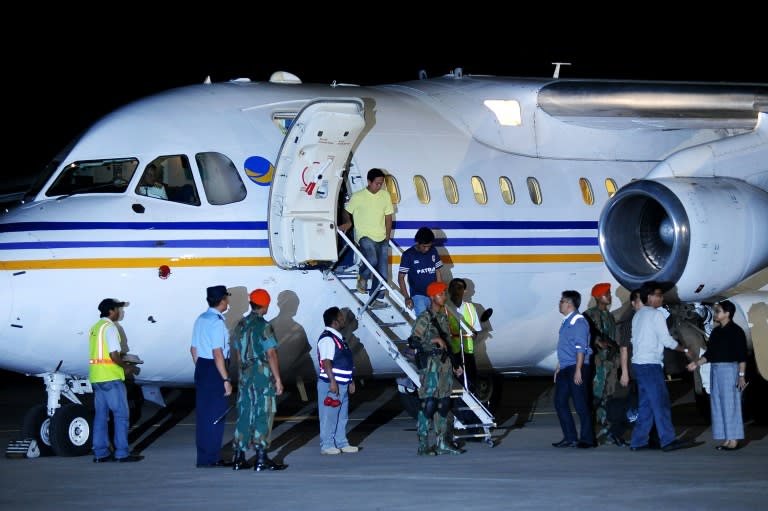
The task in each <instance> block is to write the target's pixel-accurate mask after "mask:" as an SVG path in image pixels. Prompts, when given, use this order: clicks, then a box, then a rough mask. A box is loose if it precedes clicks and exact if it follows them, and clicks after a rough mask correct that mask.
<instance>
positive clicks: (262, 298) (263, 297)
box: [248, 289, 271, 307]
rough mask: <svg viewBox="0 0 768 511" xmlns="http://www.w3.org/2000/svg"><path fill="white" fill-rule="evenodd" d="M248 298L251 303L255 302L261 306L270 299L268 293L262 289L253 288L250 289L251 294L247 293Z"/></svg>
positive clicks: (265, 304) (264, 305) (267, 303)
mask: <svg viewBox="0 0 768 511" xmlns="http://www.w3.org/2000/svg"><path fill="white" fill-rule="evenodd" d="M248 299H249V300H250V301H251V303H255V304H256V305H259V306H261V307H266V306H267V305H269V302H270V301H271V298H270V297H269V293H267V291H266V290H264V289H254V290H253V291H251V294H250V295H248Z"/></svg>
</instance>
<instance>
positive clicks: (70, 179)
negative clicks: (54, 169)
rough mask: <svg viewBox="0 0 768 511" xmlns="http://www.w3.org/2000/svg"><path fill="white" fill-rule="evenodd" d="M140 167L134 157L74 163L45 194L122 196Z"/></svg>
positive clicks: (49, 195) (51, 195) (52, 195)
mask: <svg viewBox="0 0 768 511" xmlns="http://www.w3.org/2000/svg"><path fill="white" fill-rule="evenodd" d="M138 165H139V161H138V160H137V159H135V158H122V159H109V160H91V161H78V162H74V163H71V164H70V165H68V166H67V168H66V169H64V171H63V172H62V173H61V175H59V177H58V179H56V181H55V182H54V183H53V185H51V187H50V188H49V189H48V190H47V191H46V192H45V195H46V196H48V197H56V196H59V195H75V194H83V193H123V192H125V190H126V189H127V188H128V182H129V181H130V180H131V178H132V177H133V174H134V172H136V167H138Z"/></svg>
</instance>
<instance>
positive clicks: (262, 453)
mask: <svg viewBox="0 0 768 511" xmlns="http://www.w3.org/2000/svg"><path fill="white" fill-rule="evenodd" d="M286 468H288V465H285V464H283V463H275V462H274V461H272V460H271V459H269V456H267V452H266V450H264V448H263V447H262V448H259V449H257V450H256V463H254V465H253V470H255V471H256V472H261V471H263V470H285V469H286Z"/></svg>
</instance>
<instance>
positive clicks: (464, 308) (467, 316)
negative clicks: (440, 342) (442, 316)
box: [448, 302, 477, 355]
mask: <svg viewBox="0 0 768 511" xmlns="http://www.w3.org/2000/svg"><path fill="white" fill-rule="evenodd" d="M461 312H462V315H463V316H464V321H466V323H467V324H468V325H469V326H470V327H472V326H474V325H475V323H476V322H477V309H475V306H474V305H473V304H471V303H468V302H464V303H462V304H461ZM448 323H449V325H450V327H451V350H453V352H454V353H460V352H461V337H462V335H463V336H464V353H469V354H470V355H472V354H474V352H475V338H474V336H472V335H469V334H466V333H464V331H463V330H462V329H461V326H460V325H459V321H458V320H457V319H456V318H455V317H454V316H453V315H452V314H450V315H449V316H448Z"/></svg>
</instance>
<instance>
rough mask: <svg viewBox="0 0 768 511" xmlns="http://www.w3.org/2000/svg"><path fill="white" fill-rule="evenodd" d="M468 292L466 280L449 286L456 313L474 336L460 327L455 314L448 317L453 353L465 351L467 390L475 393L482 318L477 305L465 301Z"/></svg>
mask: <svg viewBox="0 0 768 511" xmlns="http://www.w3.org/2000/svg"><path fill="white" fill-rule="evenodd" d="M466 290H467V283H466V281H465V280H464V279H453V280H451V282H450V284H448V296H449V297H450V299H451V303H452V304H453V306H454V307H456V311H457V313H458V314H460V315H461V317H462V318H463V320H464V323H466V324H467V325H468V326H469V327H470V328H471V329H472V332H473V333H472V334H467V332H466V331H465V330H463V329H462V328H461V325H459V321H458V319H456V317H455V316H454V315H453V314H449V315H448V324H449V327H450V330H451V351H453V353H454V354H456V355H459V354H461V352H462V347H463V349H464V354H463V356H459V360H463V364H464V373H465V374H466V375H467V389H468V390H469V391H470V392H474V389H475V383H476V379H477V364H476V362H475V335H474V333H475V332H478V331H479V330H480V328H481V326H480V318H479V317H478V315H477V309H476V308H475V304H473V303H471V302H465V301H464V292H465V291H466Z"/></svg>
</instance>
